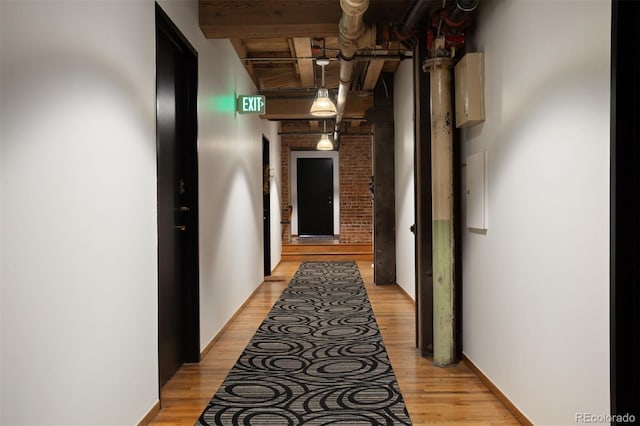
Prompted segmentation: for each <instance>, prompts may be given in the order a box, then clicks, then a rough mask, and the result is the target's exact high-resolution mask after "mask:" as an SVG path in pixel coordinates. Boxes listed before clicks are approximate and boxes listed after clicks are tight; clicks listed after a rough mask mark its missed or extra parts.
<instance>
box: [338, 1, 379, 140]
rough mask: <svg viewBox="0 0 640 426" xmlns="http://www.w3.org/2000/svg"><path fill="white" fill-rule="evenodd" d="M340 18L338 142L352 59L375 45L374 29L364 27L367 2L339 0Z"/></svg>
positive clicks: (349, 85)
mask: <svg viewBox="0 0 640 426" xmlns="http://www.w3.org/2000/svg"><path fill="white" fill-rule="evenodd" d="M340 7H341V8H342V17H341V18H340V32H339V36H338V43H339V45H340V85H339V86H338V99H337V102H336V110H337V113H336V124H335V127H334V134H333V136H334V139H335V140H336V141H337V140H338V132H339V131H340V126H341V124H342V118H343V117H344V109H345V105H346V103H347V94H348V93H349V89H350V87H351V79H352V77H353V57H354V55H355V54H356V52H357V51H358V50H359V49H362V48H373V47H375V45H376V35H375V29H374V27H367V26H365V25H364V21H363V16H364V13H365V12H366V11H367V8H368V7H369V0H340Z"/></svg>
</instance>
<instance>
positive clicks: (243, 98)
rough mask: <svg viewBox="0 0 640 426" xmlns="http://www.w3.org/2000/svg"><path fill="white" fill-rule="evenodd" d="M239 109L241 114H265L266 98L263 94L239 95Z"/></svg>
mask: <svg viewBox="0 0 640 426" xmlns="http://www.w3.org/2000/svg"><path fill="white" fill-rule="evenodd" d="M237 109H238V112H239V113H240V114H264V112H265V98H264V96H262V95H253V96H247V95H239V96H238V103H237Z"/></svg>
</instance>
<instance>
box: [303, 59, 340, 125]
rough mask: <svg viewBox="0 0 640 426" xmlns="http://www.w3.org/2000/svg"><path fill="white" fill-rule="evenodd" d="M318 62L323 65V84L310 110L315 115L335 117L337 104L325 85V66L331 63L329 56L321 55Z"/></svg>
mask: <svg viewBox="0 0 640 426" xmlns="http://www.w3.org/2000/svg"><path fill="white" fill-rule="evenodd" d="M316 64H318V65H320V66H321V67H322V86H321V87H320V88H319V89H318V93H317V94H316V97H315V99H314V100H313V104H311V110H310V111H309V112H310V113H311V115H313V116H315V117H333V116H334V115H336V105H335V104H334V103H333V101H332V100H331V98H329V89H327V88H326V87H325V85H324V67H325V66H327V65H329V58H327V57H326V56H321V57H319V58H317V59H316Z"/></svg>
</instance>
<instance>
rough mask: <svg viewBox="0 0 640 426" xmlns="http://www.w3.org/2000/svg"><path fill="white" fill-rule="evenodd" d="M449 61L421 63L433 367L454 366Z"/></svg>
mask: <svg viewBox="0 0 640 426" xmlns="http://www.w3.org/2000/svg"><path fill="white" fill-rule="evenodd" d="M452 65H453V61H452V60H451V58H446V57H445V58H443V57H437V58H432V59H428V60H427V61H425V68H426V69H427V70H428V71H429V73H430V86H431V168H432V197H433V201H432V202H433V204H432V210H433V304H434V306H433V363H434V364H435V365H437V366H448V365H452V364H454V363H455V362H456V359H455V358H456V351H455V340H454V337H455V336H454V329H455V324H454V319H455V297H454V294H455V286H454V253H455V251H454V238H453V232H454V227H453V196H454V194H453V110H452V104H451V93H452V92H451V66H452Z"/></svg>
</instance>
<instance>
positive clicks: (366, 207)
mask: <svg viewBox="0 0 640 426" xmlns="http://www.w3.org/2000/svg"><path fill="white" fill-rule="evenodd" d="M303 130H309V127H308V126H307V125H306V122H305V123H299V122H287V121H283V122H282V123H281V132H282V133H286V132H294V131H303ZM359 131H360V132H361V133H362V134H344V135H342V136H341V137H340V149H339V151H338V152H339V158H340V242H341V243H344V244H371V243H372V241H373V207H372V203H371V193H370V192H369V180H370V179H371V175H372V173H373V169H372V158H371V143H372V137H371V135H370V133H371V127H369V126H368V125H367V126H366V127H362V128H359ZM318 139H319V136H318V135H287V134H283V135H282V136H281V137H280V140H281V146H282V156H281V158H282V203H283V205H282V211H283V219H284V218H286V216H285V213H286V212H287V208H288V206H289V204H290V199H291V198H290V195H291V192H290V190H289V181H290V177H289V160H290V157H291V151H292V150H305V149H313V148H315V146H316V143H317V142H318ZM286 228H287V229H286V230H284V232H283V242H287V241H288V240H289V238H290V235H289V232H290V227H289V226H287V227H286Z"/></svg>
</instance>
